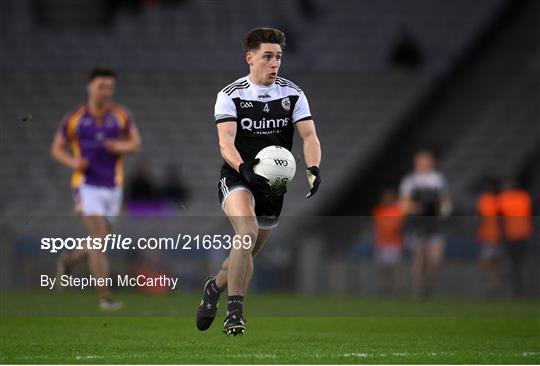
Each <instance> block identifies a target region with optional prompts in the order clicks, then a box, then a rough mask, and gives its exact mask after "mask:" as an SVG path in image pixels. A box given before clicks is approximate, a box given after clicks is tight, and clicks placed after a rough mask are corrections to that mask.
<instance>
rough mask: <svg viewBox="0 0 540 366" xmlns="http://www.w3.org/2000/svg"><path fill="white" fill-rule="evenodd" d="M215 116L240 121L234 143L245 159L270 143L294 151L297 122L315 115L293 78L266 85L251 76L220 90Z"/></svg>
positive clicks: (219, 119) (218, 121) (220, 118)
mask: <svg viewBox="0 0 540 366" xmlns="http://www.w3.org/2000/svg"><path fill="white" fill-rule="evenodd" d="M214 117H215V120H216V123H222V122H231V121H234V122H236V124H237V130H236V139H235V142H234V144H235V147H236V149H237V150H238V152H239V153H240V156H241V157H242V159H243V160H244V161H248V160H251V159H253V158H255V156H256V155H257V153H258V152H259V151H260V150H262V149H263V148H265V147H267V146H270V145H278V146H282V147H284V148H286V149H288V150H289V151H290V150H291V149H292V145H293V135H294V124H295V123H297V122H300V121H305V120H310V119H312V118H311V112H310V110H309V104H308V101H307V98H306V96H305V95H304V93H303V92H302V90H301V89H300V88H299V87H298V86H296V85H295V84H293V83H292V82H290V81H289V80H287V79H283V78H280V77H278V78H276V81H275V82H274V83H273V84H272V85H270V86H263V85H257V84H253V83H252V82H251V81H250V80H249V78H248V77H247V76H245V77H243V78H240V79H238V80H236V81H235V82H234V83H232V84H229V85H228V86H226V87H225V88H223V89H222V90H221V91H220V92H219V93H218V95H217V100H216V106H215V113H214ZM225 165H226V166H228V165H227V164H226V163H225Z"/></svg>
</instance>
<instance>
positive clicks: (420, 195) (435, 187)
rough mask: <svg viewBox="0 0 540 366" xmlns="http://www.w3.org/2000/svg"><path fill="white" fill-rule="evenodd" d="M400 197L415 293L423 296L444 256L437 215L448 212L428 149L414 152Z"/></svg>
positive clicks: (440, 177) (445, 192)
mask: <svg viewBox="0 0 540 366" xmlns="http://www.w3.org/2000/svg"><path fill="white" fill-rule="evenodd" d="M400 198H401V205H402V206H401V207H402V208H403V211H404V213H405V215H406V216H407V221H406V225H405V230H406V234H407V241H408V244H409V245H410V246H411V250H412V255H413V261H412V267H413V268H412V271H413V287H414V291H415V296H417V297H421V298H427V297H429V296H430V295H431V291H432V289H433V285H434V283H435V279H436V276H437V272H438V270H439V267H440V265H441V263H442V261H443V258H444V251H445V238H444V235H443V234H442V230H441V227H440V226H441V220H440V218H441V217H442V216H448V215H450V212H451V202H450V195H449V191H448V185H447V183H446V178H445V177H444V176H443V175H442V174H441V173H440V172H438V171H436V170H435V158H434V157H433V154H432V153H431V152H430V151H427V150H421V151H419V152H417V153H416V154H415V156H414V171H413V172H412V173H410V174H408V175H407V176H406V177H405V178H404V179H403V181H402V182H401V185H400Z"/></svg>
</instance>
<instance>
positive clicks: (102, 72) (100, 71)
mask: <svg viewBox="0 0 540 366" xmlns="http://www.w3.org/2000/svg"><path fill="white" fill-rule="evenodd" d="M99 77H109V78H113V79H116V78H117V76H116V71H114V69H111V68H110V67H102V66H97V67H94V68H93V69H92V71H90V73H89V74H88V82H91V81H92V80H94V79H95V78H99Z"/></svg>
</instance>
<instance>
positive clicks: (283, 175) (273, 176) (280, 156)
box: [253, 145, 296, 188]
mask: <svg viewBox="0 0 540 366" xmlns="http://www.w3.org/2000/svg"><path fill="white" fill-rule="evenodd" d="M256 158H257V159H259V160H260V161H259V163H257V165H255V167H254V168H253V171H254V172H255V173H256V174H259V175H262V176H263V177H265V178H266V179H268V184H270V185H271V186H272V187H274V188H280V187H283V186H285V185H287V183H289V182H290V181H291V180H292V179H293V177H294V173H295V172H296V161H295V160H294V156H293V154H291V152H290V151H289V150H287V149H286V148H284V147H281V146H275V145H272V146H267V147H265V148H264V149H262V150H261V151H259V153H258V154H257V156H256Z"/></svg>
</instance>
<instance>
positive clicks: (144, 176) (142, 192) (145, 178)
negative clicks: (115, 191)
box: [127, 163, 157, 201]
mask: <svg viewBox="0 0 540 366" xmlns="http://www.w3.org/2000/svg"><path fill="white" fill-rule="evenodd" d="M127 196H128V197H127V198H128V199H129V200H130V201H148V200H152V199H155V198H156V196H157V190H156V187H155V184H154V183H153V182H152V179H151V177H150V175H149V174H148V172H147V171H146V168H145V167H144V164H143V163H139V164H138V165H137V167H136V169H135V173H134V174H133V177H132V178H131V181H130V182H129V184H128V187H127Z"/></svg>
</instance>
